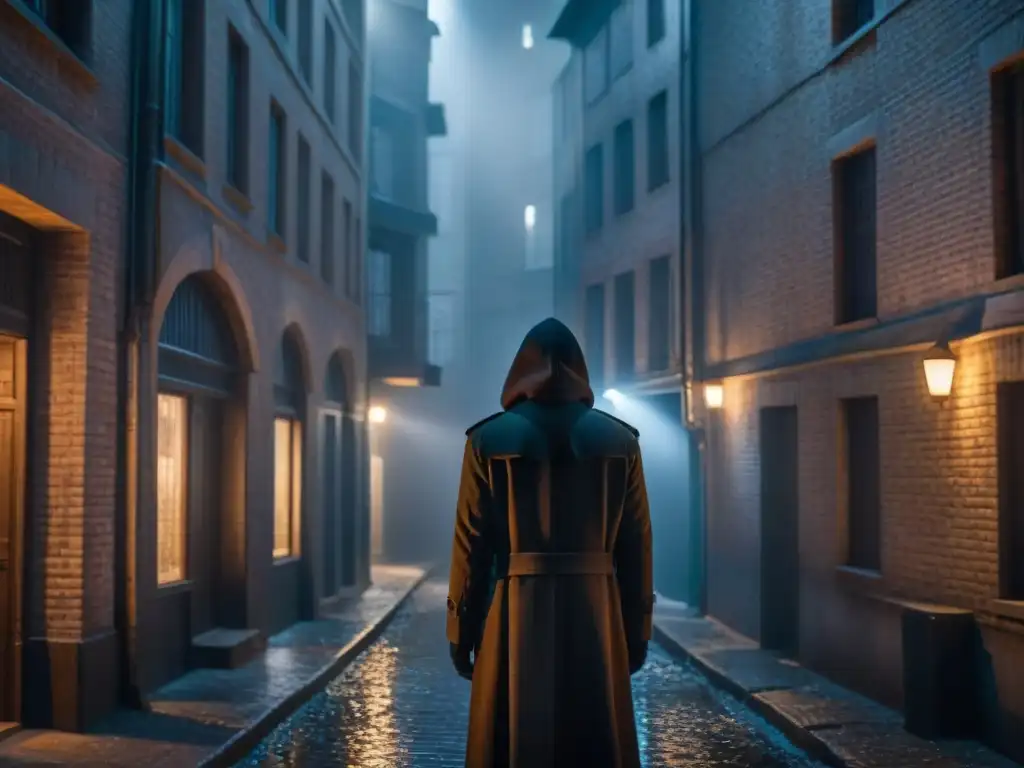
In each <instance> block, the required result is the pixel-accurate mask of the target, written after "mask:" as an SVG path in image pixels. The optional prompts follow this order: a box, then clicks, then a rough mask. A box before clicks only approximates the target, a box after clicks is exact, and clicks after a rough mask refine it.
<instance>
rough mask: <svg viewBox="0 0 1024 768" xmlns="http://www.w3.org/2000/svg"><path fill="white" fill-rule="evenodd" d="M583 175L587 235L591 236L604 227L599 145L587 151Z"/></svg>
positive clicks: (602, 163) (600, 151) (601, 148)
mask: <svg viewBox="0 0 1024 768" xmlns="http://www.w3.org/2000/svg"><path fill="white" fill-rule="evenodd" d="M583 174H584V182H583V183H584V185H585V187H584V188H585V190H586V192H585V194H586V215H585V219H586V225H587V233H588V234H592V233H594V232H597V231H598V230H599V229H601V227H602V226H603V225H604V149H603V146H602V145H601V144H595V145H594V146H592V147H591V148H590V149H588V150H587V156H586V159H585V161H584V169H583Z"/></svg>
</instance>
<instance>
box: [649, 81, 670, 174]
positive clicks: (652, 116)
mask: <svg viewBox="0 0 1024 768" xmlns="http://www.w3.org/2000/svg"><path fill="white" fill-rule="evenodd" d="M668 166H669V156H668V91H662V92H661V93H659V94H657V95H655V96H654V97H653V98H652V99H651V100H650V101H649V102H647V191H648V192H652V191H653V190H655V189H657V188H658V187H660V186H662V185H663V184H667V183H668V180H669V177H670V176H671V173H670V172H669V167H668Z"/></svg>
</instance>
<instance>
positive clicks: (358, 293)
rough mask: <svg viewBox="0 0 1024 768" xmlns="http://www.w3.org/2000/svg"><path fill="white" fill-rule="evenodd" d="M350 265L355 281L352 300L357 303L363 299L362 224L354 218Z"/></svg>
mask: <svg viewBox="0 0 1024 768" xmlns="http://www.w3.org/2000/svg"><path fill="white" fill-rule="evenodd" d="M352 264H353V266H354V268H355V275H356V276H355V280H354V281H353V282H354V285H353V288H354V290H353V292H352V300H353V301H359V300H360V299H362V298H363V222H362V221H361V220H360V218H359V217H358V216H356V238H355V244H354V245H353V247H352Z"/></svg>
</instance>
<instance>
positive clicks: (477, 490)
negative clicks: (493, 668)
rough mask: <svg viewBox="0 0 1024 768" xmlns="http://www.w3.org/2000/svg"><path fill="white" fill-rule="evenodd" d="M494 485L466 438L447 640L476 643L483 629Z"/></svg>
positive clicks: (456, 522)
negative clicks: (490, 505)
mask: <svg viewBox="0 0 1024 768" xmlns="http://www.w3.org/2000/svg"><path fill="white" fill-rule="evenodd" d="M490 495H491V489H490V482H489V479H488V476H487V466H486V464H485V463H484V462H483V460H482V459H481V457H480V455H479V453H478V451H477V450H476V449H475V447H474V446H473V441H472V439H470V440H467V441H466V450H465V452H464V454H463V458H462V479H461V481H460V482H459V500H458V504H457V506H456V511H455V539H454V542H453V543H452V563H451V569H450V572H449V582H448V620H447V635H448V642H450V643H455V644H458V645H463V646H465V645H470V644H475V643H476V642H477V641H478V639H479V636H480V633H481V631H482V629H483V622H484V619H485V613H484V612H485V610H486V602H487V595H488V589H489V586H490V578H491V564H492V560H493V552H492V546H491V532H490V531H489V530H488V519H487V517H488V516H487V507H488V502H489V500H490Z"/></svg>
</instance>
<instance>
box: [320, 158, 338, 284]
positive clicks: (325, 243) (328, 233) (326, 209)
mask: <svg viewBox="0 0 1024 768" xmlns="http://www.w3.org/2000/svg"><path fill="white" fill-rule="evenodd" d="M334 259H335V254H334V179H332V178H331V175H330V174H329V173H327V171H324V172H323V173H322V174H321V179H320V277H322V278H323V279H324V282H325V283H327V284H328V285H332V284H333V283H334Z"/></svg>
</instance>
